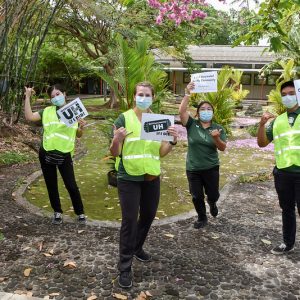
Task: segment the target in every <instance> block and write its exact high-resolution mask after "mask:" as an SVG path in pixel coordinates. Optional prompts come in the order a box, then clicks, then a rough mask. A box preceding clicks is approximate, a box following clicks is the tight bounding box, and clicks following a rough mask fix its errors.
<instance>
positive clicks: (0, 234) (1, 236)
mask: <svg viewBox="0 0 300 300" xmlns="http://www.w3.org/2000/svg"><path fill="white" fill-rule="evenodd" d="M3 240H4V235H3V233H2V232H1V231H0V241H3Z"/></svg>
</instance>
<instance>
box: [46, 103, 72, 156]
mask: <svg viewBox="0 0 300 300" xmlns="http://www.w3.org/2000/svg"><path fill="white" fill-rule="evenodd" d="M42 122H43V129H44V134H43V148H44V149H45V150H46V151H51V150H58V151H60V152H63V153H68V152H73V150H74V148H75V138H76V131H77V128H78V123H75V124H74V125H73V126H71V127H68V126H67V125H66V124H65V123H63V122H62V121H60V120H59V119H58V117H57V114H56V107H55V106H50V107H46V108H45V109H44V111H43V117H42Z"/></svg>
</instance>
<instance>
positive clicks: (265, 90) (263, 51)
mask: <svg viewBox="0 0 300 300" xmlns="http://www.w3.org/2000/svg"><path fill="white" fill-rule="evenodd" d="M188 52H189V53H190V55H191V57H192V59H193V62H194V63H195V64H197V65H199V66H201V71H203V72H204V71H214V70H220V69H221V68H222V67H223V66H232V67H234V68H235V69H238V70H241V71H243V72H244V73H243V77H242V82H241V83H242V84H243V88H244V89H247V90H249V91H250V93H249V94H248V96H247V99H251V100H252V99H253V100H265V99H267V94H269V92H270V90H272V89H274V88H275V82H276V80H277V78H278V77H279V76H280V73H281V70H274V72H273V73H272V74H271V75H269V76H268V77H267V78H263V79H262V78H260V77H259V72H260V70H261V68H262V67H263V66H264V65H266V64H268V63H270V62H272V61H274V60H275V59H276V57H275V55H274V54H272V53H270V52H268V51H267V48H266V47H263V46H238V47H234V48H232V47H231V46H216V45H209V46H189V47H188ZM154 54H155V58H156V61H157V62H159V63H161V64H163V65H164V66H165V67H164V70H165V71H166V72H167V73H168V76H169V82H170V89H171V90H172V91H173V93H174V94H178V95H183V94H184V89H185V87H186V85H187V84H188V83H189V81H190V75H189V73H188V69H187V68H186V67H185V65H184V63H182V62H180V61H179V60H178V59H176V58H174V57H172V56H171V55H167V54H165V53H163V52H161V51H159V50H157V51H155V52H154Z"/></svg>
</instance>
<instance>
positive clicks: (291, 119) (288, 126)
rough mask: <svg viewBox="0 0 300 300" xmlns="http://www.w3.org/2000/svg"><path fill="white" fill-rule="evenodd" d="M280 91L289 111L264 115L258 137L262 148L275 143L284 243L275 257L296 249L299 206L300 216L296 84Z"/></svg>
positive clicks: (289, 83) (299, 122)
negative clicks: (276, 114)
mask: <svg viewBox="0 0 300 300" xmlns="http://www.w3.org/2000/svg"><path fill="white" fill-rule="evenodd" d="M280 90H281V99H282V104H283V105H284V106H285V107H286V112H284V113H283V114H281V115H279V116H277V117H276V118H275V116H274V115H273V114H271V113H269V112H264V113H263V115H262V117H261V119H260V122H259V127H258V135H257V143H258V146H259V147H266V146H267V145H268V144H269V143H270V142H272V141H274V154H275V167H274V169H273V176H274V183H275V189H276V192H277V195H278V199H279V205H280V207H281V211H282V232H283V243H280V244H279V245H277V246H275V247H274V248H273V249H272V250H271V252H272V253H273V254H285V253H289V252H291V251H293V250H294V245H295V239H296V214H295V206H296V205H297V207H298V213H299V215H300V210H299V208H300V152H299V150H300V131H299V130H300V118H299V114H300V108H299V105H298V102H297V97H296V91H295V86H294V82H293V81H287V82H284V83H283V84H282V85H281V88H280ZM274 118H275V119H274ZM271 119H273V120H272V121H271V122H270V123H269V125H268V126H265V125H266V123H267V122H268V121H269V120H271Z"/></svg>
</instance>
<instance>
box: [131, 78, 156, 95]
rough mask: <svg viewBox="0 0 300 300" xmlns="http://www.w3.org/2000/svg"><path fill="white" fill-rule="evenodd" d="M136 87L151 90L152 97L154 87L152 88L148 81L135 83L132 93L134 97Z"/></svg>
mask: <svg viewBox="0 0 300 300" xmlns="http://www.w3.org/2000/svg"><path fill="white" fill-rule="evenodd" d="M138 86H143V87H147V88H149V89H150V90H151V93H152V96H154V87H153V85H152V84H151V83H150V82H148V81H142V82H139V83H137V84H136V85H135V87H134V91H133V94H134V95H136V90H137V87H138Z"/></svg>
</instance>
